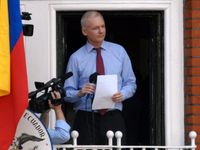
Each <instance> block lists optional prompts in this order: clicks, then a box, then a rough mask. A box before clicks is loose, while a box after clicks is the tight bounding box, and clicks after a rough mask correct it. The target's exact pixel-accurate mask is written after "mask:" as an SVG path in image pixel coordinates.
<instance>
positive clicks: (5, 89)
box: [0, 0, 10, 96]
mask: <svg viewBox="0 0 200 150" xmlns="http://www.w3.org/2000/svg"><path fill="white" fill-rule="evenodd" d="M9 41H10V40H9V20H8V0H0V96H4V95H8V94H9V93H10V42H9Z"/></svg>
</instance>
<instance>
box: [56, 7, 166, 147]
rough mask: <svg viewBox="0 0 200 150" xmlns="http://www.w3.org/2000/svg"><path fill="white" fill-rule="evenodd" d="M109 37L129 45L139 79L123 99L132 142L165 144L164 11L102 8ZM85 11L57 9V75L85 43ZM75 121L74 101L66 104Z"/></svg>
mask: <svg viewBox="0 0 200 150" xmlns="http://www.w3.org/2000/svg"><path fill="white" fill-rule="evenodd" d="M101 13H102V14H103V16H104V19H105V23H106V29H107V30H106V31H107V36H106V40H108V41H112V42H116V43H119V44H121V45H123V46H124V48H125V49H126V51H127V53H128V55H129V57H130V59H131V62H132V66H133V70H134V72H135V75H136V79H137V86H138V87H137V91H136V93H135V95H134V96H133V97H132V98H130V99H129V100H126V101H124V103H123V107H124V109H123V114H124V118H125V122H126V125H127V137H128V139H127V140H128V144H129V145H150V144H164V106H163V104H164V102H163V101H164V98H163V95H164V93H163V91H164V90H163V76H164V75H163V74H164V73H163V70H164V69H163V43H162V41H163V39H162V37H163V36H162V33H163V26H162V25H163V12H159V11H154V12H152V11H151V12H143V11H112V12H111V11H102V12H101ZM82 14H83V12H82V11H76V12H58V13H57V35H58V37H57V60H58V61H57V75H58V76H59V75H61V74H63V73H65V69H66V65H67V62H68V59H69V56H70V55H71V54H72V53H73V52H74V51H76V50H77V49H78V48H80V47H81V46H82V45H83V44H85V42H86V39H85V37H84V36H83V35H82V33H81V28H80V18H81V15H82ZM64 109H65V112H66V114H65V115H66V117H67V120H68V121H69V122H70V124H73V118H74V113H73V110H72V105H71V104H66V105H65V106H64Z"/></svg>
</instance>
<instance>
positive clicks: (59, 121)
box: [40, 91, 70, 144]
mask: <svg viewBox="0 0 200 150" xmlns="http://www.w3.org/2000/svg"><path fill="white" fill-rule="evenodd" d="M51 96H52V98H53V99H54V100H57V99H60V98H61V95H60V93H59V92H57V91H54V92H51ZM49 106H50V108H51V109H53V110H54V111H55V115H56V124H55V129H49V128H48V124H49V111H50V109H49V110H47V111H46V112H44V113H43V114H42V115H41V117H40V118H41V120H42V121H43V123H44V125H45V126H46V128H47V131H48V133H49V136H50V139H51V141H52V144H63V143H65V142H67V141H68V140H69V139H70V126H69V125H68V124H67V122H66V120H65V116H64V114H63V111H62V108H61V104H59V105H56V106H55V105H52V104H51V101H50V100H49Z"/></svg>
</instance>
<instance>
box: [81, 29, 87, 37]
mask: <svg viewBox="0 0 200 150" xmlns="http://www.w3.org/2000/svg"><path fill="white" fill-rule="evenodd" d="M81 31H82V34H83V35H84V36H87V32H86V29H85V28H81Z"/></svg>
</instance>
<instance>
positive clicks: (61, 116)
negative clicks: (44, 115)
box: [48, 91, 65, 120]
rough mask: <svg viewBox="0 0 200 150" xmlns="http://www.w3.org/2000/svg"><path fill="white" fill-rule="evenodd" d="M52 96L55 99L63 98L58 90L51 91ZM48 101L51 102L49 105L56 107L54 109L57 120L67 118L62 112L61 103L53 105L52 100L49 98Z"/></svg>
mask: <svg viewBox="0 0 200 150" xmlns="http://www.w3.org/2000/svg"><path fill="white" fill-rule="evenodd" d="M51 96H52V98H53V100H60V99H61V94H60V93H59V92H58V91H53V92H51ZM48 102H49V107H50V108H52V109H54V111H55V113H56V120H65V117H64V114H63V112H62V107H61V104H59V105H53V104H52V103H51V100H49V101H48Z"/></svg>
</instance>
